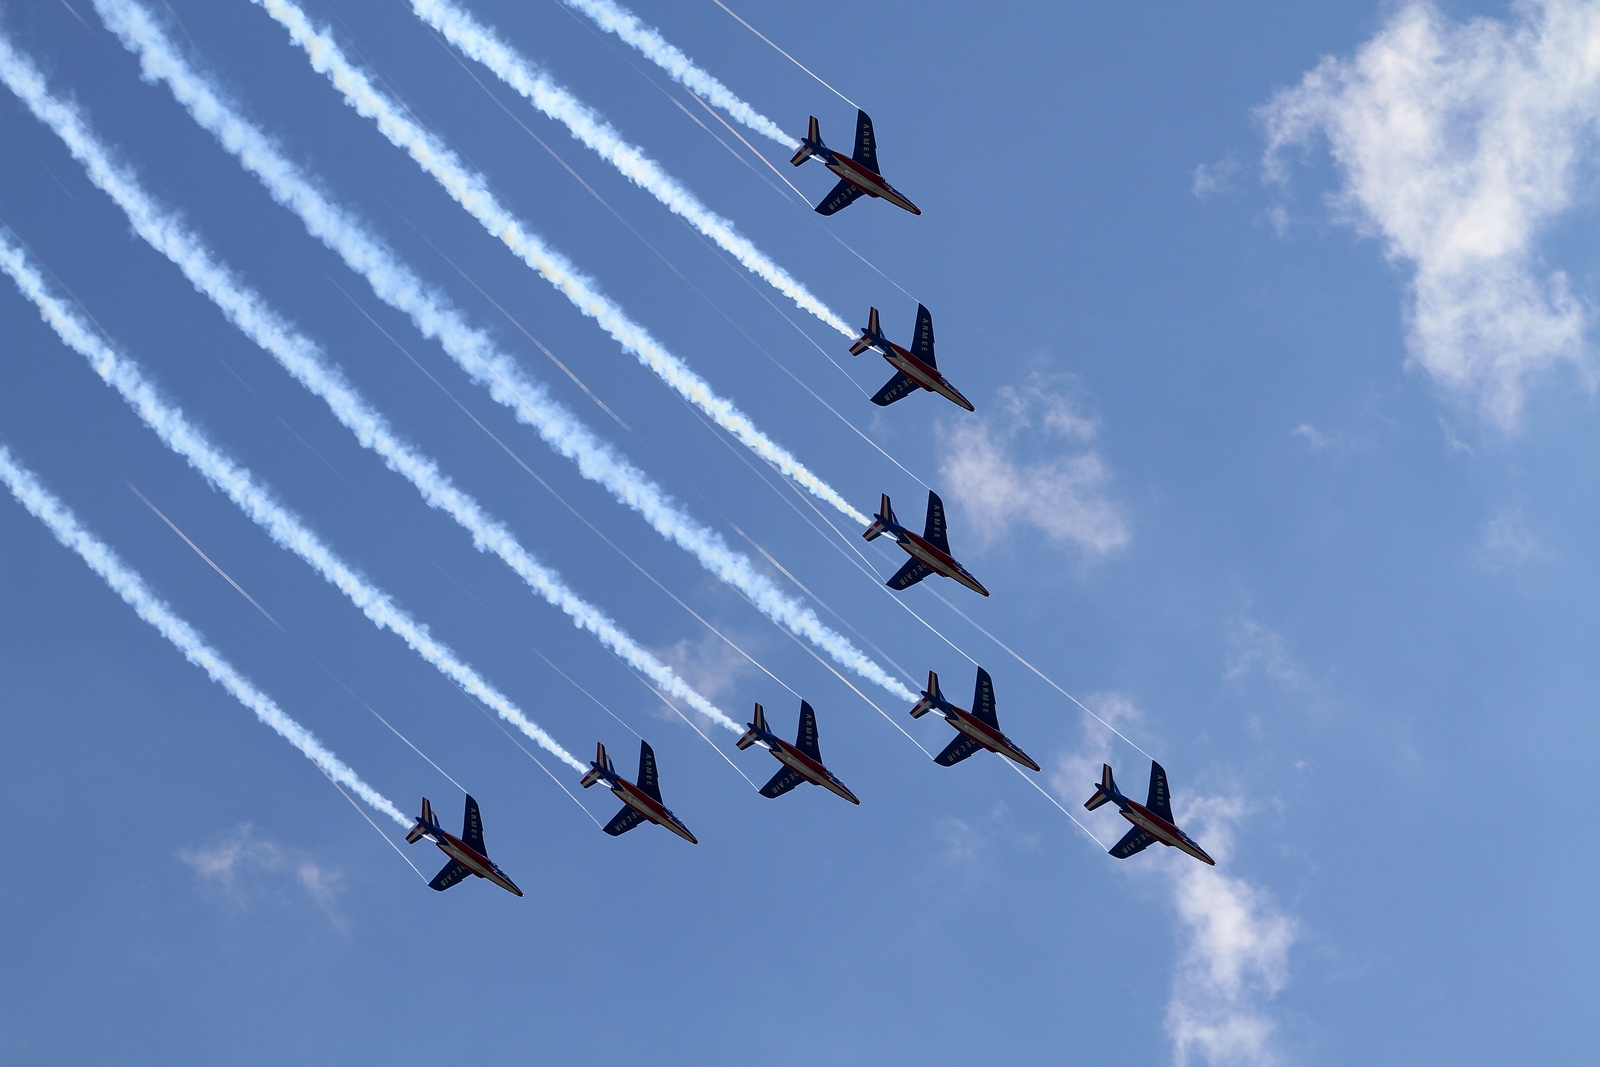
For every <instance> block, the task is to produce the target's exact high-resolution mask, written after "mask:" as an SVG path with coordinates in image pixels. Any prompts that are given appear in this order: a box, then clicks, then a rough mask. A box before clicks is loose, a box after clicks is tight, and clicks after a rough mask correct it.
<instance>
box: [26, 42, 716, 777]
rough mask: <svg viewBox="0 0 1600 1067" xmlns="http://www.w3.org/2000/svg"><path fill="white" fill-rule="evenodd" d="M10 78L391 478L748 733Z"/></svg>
mask: <svg viewBox="0 0 1600 1067" xmlns="http://www.w3.org/2000/svg"><path fill="white" fill-rule="evenodd" d="M0 79H3V80H4V81H5V82H6V84H7V85H9V86H10V87H11V89H12V91H13V92H15V93H16V94H17V95H18V96H19V97H21V98H22V100H23V101H24V102H25V103H26V104H27V105H28V106H29V108H30V109H31V110H32V111H33V113H34V115H35V116H36V117H37V118H38V119H39V120H40V121H41V122H44V123H45V124H46V125H47V126H49V127H50V128H51V129H52V130H54V131H55V132H56V134H57V135H58V136H59V137H61V139H62V140H63V141H65V142H66V144H67V147H68V148H69V149H70V150H71V152H72V154H73V156H74V157H75V158H77V159H78V161H79V162H80V163H82V164H83V165H84V167H85V169H86V170H87V171H88V173H89V178H90V180H91V181H93V182H94V183H95V185H97V186H98V187H99V188H100V189H102V190H104V191H105V192H106V193H107V194H108V195H109V196H110V197H111V198H112V199H113V200H114V201H116V203H117V205H118V206H119V207H121V208H122V209H123V211H124V212H125V213H126V214H127V216H128V220H129V221H130V222H131V223H132V224H133V227H134V230H135V231H136V232H137V233H138V234H139V236H141V237H143V238H144V239H145V240H146V241H147V242H149V244H150V245H151V246H152V247H153V248H155V249H156V250H158V251H160V252H161V253H162V254H163V255H165V256H166V257H167V258H168V259H170V260H172V262H173V263H174V264H176V265H177V266H178V268H179V269H180V270H182V271H183V273H184V276H185V277H186V278H188V279H189V281H190V282H191V283H192V284H193V285H194V287H195V288H196V289H198V290H199V291H200V292H201V293H203V294H205V296H206V297H207V298H209V299H210V300H211V301H212V302H213V303H215V304H216V305H217V307H218V308H220V309H221V310H222V312H223V314H224V315H225V316H227V318H228V320H229V321H230V322H232V323H233V324H234V325H235V326H236V327H238V328H239V329H240V330H241V331H242V332H243V333H244V334H245V335H246V336H248V337H249V338H250V339H251V340H253V341H255V342H256V343H257V344H258V345H260V346H261V347H262V348H263V349H265V350H266V351H267V352H268V353H270V354H271V355H272V356H273V358H275V359H277V360H278V362H279V363H281V364H282V365H283V367H284V369H286V370H287V371H289V373H290V374H291V375H292V376H293V377H294V378H295V380H297V381H299V382H300V384H302V385H304V386H305V387H306V388H307V389H309V390H311V392H313V393H315V394H316V395H317V396H319V397H321V398H322V399H323V400H324V401H325V402H326V403H327V405H328V407H329V409H330V410H331V411H332V412H333V414H334V416H335V417H336V418H338V420H339V421H340V422H341V423H343V424H344V426H345V427H346V428H348V429H349V430H350V431H351V433H353V434H355V435H356V438H357V439H358V440H359V441H360V442H361V444H362V446H363V447H365V448H370V449H372V450H373V451H374V452H376V453H378V455H380V456H382V457H383V459H384V462H385V464H386V465H387V466H388V467H389V469H390V470H393V471H395V472H396V473H397V474H400V475H401V476H403V477H404V478H405V479H406V480H407V481H409V482H411V484H412V485H413V486H415V487H416V489H417V491H418V492H420V493H421V494H422V496H423V499H424V500H426V501H427V502H428V505H429V506H430V507H435V508H438V509H439V510H441V511H443V512H445V513H446V514H447V515H449V516H450V517H451V518H452V519H454V520H455V521H456V522H457V523H459V524H460V525H461V526H462V527H464V528H465V529H466V530H467V531H468V532H470V533H471V534H472V540H473V546H474V547H475V548H477V549H478V550H479V551H490V552H493V553H494V554H495V555H497V556H499V557H500V559H501V560H503V561H504V562H505V563H506V564H507V565H508V566H509V567H511V569H512V570H514V571H516V573H517V576H518V577H520V578H521V579H522V580H523V581H524V582H526V583H527V584H528V586H529V587H530V588H531V589H533V591H534V592H536V593H538V594H539V595H540V596H542V597H543V598H544V599H545V600H546V601H548V602H549V603H551V604H553V605H554V606H556V607H557V608H560V609H561V610H562V611H563V612H565V613H566V614H567V616H568V617H569V618H571V619H572V622H573V625H575V626H577V627H578V628H579V629H583V630H588V631H589V632H590V633H592V634H594V635H595V636H596V637H597V638H599V640H600V642H601V644H603V645H605V646H606V647H607V648H610V649H611V650H612V651H613V652H615V653H616V654H617V655H618V656H619V657H621V658H622V659H623V661H624V662H626V663H627V664H628V665H629V666H631V667H633V668H634V669H635V670H638V671H640V672H641V673H643V674H645V675H647V676H648V677H649V678H650V679H651V680H652V681H654V682H655V683H656V684H657V685H658V686H660V687H661V688H662V689H664V690H665V691H667V692H669V693H672V694H673V695H674V696H676V697H678V698H680V699H681V700H683V701H684V702H685V703H687V704H688V705H690V706H691V707H693V708H694V709H695V710H697V711H699V712H701V713H703V714H705V715H707V716H709V717H711V718H713V719H717V720H719V721H724V722H726V723H727V724H728V727H729V729H737V728H738V724H737V723H734V722H733V720H732V719H729V718H728V717H727V716H726V715H724V714H723V713H722V712H721V711H720V710H719V709H718V708H716V707H715V706H714V705H713V704H712V703H711V702H710V701H708V700H706V698H705V697H703V696H701V695H700V694H699V693H697V692H695V690H694V689H693V688H692V687H690V685H689V684H688V683H687V682H685V681H684V680H683V679H682V678H679V677H678V676H677V674H675V673H674V672H673V671H672V669H671V668H670V667H668V666H667V665H666V664H665V663H662V662H661V661H660V660H659V659H657V658H656V657H655V656H653V655H651V654H650V653H649V652H648V651H646V650H645V649H644V648H642V647H640V646H639V644H638V643H637V642H635V641H634V640H633V638H631V637H629V636H628V635H627V633H626V632H624V631H623V630H622V628H621V627H619V626H618V625H617V624H616V623H615V622H613V621H612V620H611V619H610V618H609V617H607V616H606V615H605V613H604V612H602V611H600V610H599V609H598V608H596V607H594V606H593V605H592V604H589V603H588V602H586V601H584V600H583V599H582V598H581V597H579V596H578V595H577V593H575V592H573V591H572V590H571V589H570V588H568V587H567V585H566V583H565V582H563V581H562V579H561V576H560V575H558V574H556V573H555V572H554V571H553V570H551V569H549V568H548V567H545V566H544V565H543V564H541V563H540V562H539V561H538V560H537V559H535V558H534V557H533V555H532V553H530V552H528V550H527V549H525V548H523V547H522V545H521V544H519V543H518V542H517V540H516V538H515V537H513V536H512V534H511V531H510V530H508V529H507V528H506V527H505V526H504V525H502V524H501V523H500V522H499V521H498V520H495V519H493V518H490V517H489V516H488V515H487V514H486V513H485V512H484V511H483V509H482V508H481V507H479V505H478V502H477V501H476V500H474V499H473V498H472V497H471V496H469V495H468V494H466V493H464V492H462V491H461V490H460V489H457V488H456V487H455V485H454V484H452V483H451V481H450V479H449V478H448V477H446V476H445V475H444V474H443V473H441V472H440V470H439V468H438V465H437V464H435V463H434V462H433V460H431V459H429V458H428V457H426V456H424V455H422V454H421V453H419V452H417V451H416V450H415V449H413V448H411V447H410V446H409V445H408V444H406V443H405V442H403V441H401V440H400V438H399V437H398V436H397V435H396V434H395V433H394V431H393V430H391V429H390V427H389V425H388V422H387V421H386V420H385V419H384V418H383V417H382V416H381V415H379V414H378V413H377V412H376V411H374V410H373V408H372V407H371V405H369V404H368V403H367V401H366V399H365V398H364V397H362V396H361V395H360V394H359V393H357V392H356V391H355V389H354V388H352V387H351V386H350V385H349V384H348V383H346V382H345V380H344V376H343V375H342V374H340V373H339V372H338V371H337V370H335V369H334V368H332V367H329V366H328V365H327V363H326V362H325V361H324V360H323V358H322V353H321V351H320V350H319V349H318V348H317V346H316V345H315V344H314V343H313V342H312V341H311V340H310V339H309V338H307V337H306V336H304V335H303V334H300V333H298V332H296V331H294V330H293V329H291V328H290V327H289V325H288V324H287V323H285V322H284V321H283V319H282V318H280V317H279V316H278V315H277V313H276V312H274V311H272V310H271V309H270V308H268V307H267V306H266V304H265V302H264V301H263V300H262V299H261V298H260V296H259V295H258V294H256V293H255V292H254V291H252V290H250V289H248V288H246V287H244V286H243V285H241V284H240V283H239V282H237V281H236V280H235V279H234V277H233V275H232V273H231V272H230V271H229V270H228V269H227V268H226V267H224V266H223V265H221V264H220V263H218V262H217V261H216V260H215V259H214V258H212V256H211V253H210V251H209V250H208V249H206V248H205V246H204V245H202V244H201V243H200V241H199V239H198V238H196V237H195V236H194V235H193V234H191V233H190V232H189V231H188V230H187V229H186V228H185V227H184V226H183V225H182V224H181V223H180V222H179V221H178V220H177V218H176V217H174V216H173V215H172V213H171V212H168V211H165V210H164V209H162V208H161V207H159V206H158V205H157V204H156V203H155V202H154V201H153V200H152V199H151V198H150V197H149V195H148V194H146V193H145V192H144V190H143V189H142V188H141V187H140V186H139V184H138V182H137V181H136V180H135V179H134V178H133V176H132V175H131V174H129V173H128V172H127V171H126V170H125V169H124V168H121V167H119V166H117V165H116V164H114V163H113V162H112V161H111V159H110V156H109V153H108V152H107V150H106V148H105V146H104V145H102V144H101V143H100V142H99V141H98V140H97V139H96V138H95V137H94V135H93V134H92V133H91V132H90V130H89V128H88V125H87V123H85V122H84V121H83V118H82V117H81V116H80V115H79V114H78V112H77V110H76V109H75V108H73V107H71V106H70V105H67V104H65V103H63V102H62V101H60V100H58V99H56V98H55V97H52V96H51V95H50V94H49V92H48V91H47V89H46V88H45V85H44V80H43V78H42V77H41V76H40V75H39V73H38V71H37V70H35V69H34V68H33V66H32V65H31V64H29V63H28V62H27V61H26V60H24V59H22V58H21V57H20V56H19V55H18V54H17V53H16V52H15V51H14V50H13V49H12V48H11V46H10V42H9V41H7V40H5V39H4V38H3V37H0ZM330 580H331V579H330ZM341 588H343V586H341ZM373 592H374V593H376V590H373ZM441 648H442V646H441ZM451 658H452V659H453V657H451ZM519 718H520V713H519ZM522 721H523V722H526V721H527V720H526V719H523V720H522ZM519 725H521V723H519ZM528 726H529V727H531V728H532V730H533V731H535V733H531V734H530V736H532V737H533V738H534V740H536V741H538V742H539V743H540V744H541V745H544V746H545V747H546V748H549V749H550V751H551V752H553V753H555V754H557V755H559V756H561V757H562V758H564V759H565V760H567V761H568V762H569V763H570V764H571V765H572V766H573V767H575V768H576V769H578V770H586V769H587V767H586V766H585V765H583V764H581V763H578V762H577V760H576V759H575V758H574V757H573V756H572V755H571V754H570V753H567V752H566V750H565V749H562V748H561V747H560V746H559V745H557V744H556V743H555V741H554V740H552V739H551V738H550V737H549V736H548V735H546V734H545V733H544V731H543V730H540V729H539V728H538V727H537V726H533V724H532V723H529V724H528ZM525 731H526V728H525Z"/></svg>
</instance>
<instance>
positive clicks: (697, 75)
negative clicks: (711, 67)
mask: <svg viewBox="0 0 1600 1067" xmlns="http://www.w3.org/2000/svg"><path fill="white" fill-rule="evenodd" d="M561 2H562V3H564V4H566V5H567V6H568V7H570V8H572V9H573V10H575V11H581V12H583V13H584V14H585V15H588V16H589V18H591V19H593V20H594V24H595V25H596V26H599V27H600V28H601V29H602V30H605V31H606V32H607V33H614V34H616V35H617V36H618V37H619V38H620V39H621V40H622V41H623V43H624V44H628V45H631V46H632V47H633V48H634V49H635V50H637V51H638V53H639V54H640V55H642V56H644V57H645V58H646V59H648V60H649V61H650V62H652V63H654V64H655V65H656V66H658V67H660V68H661V69H662V70H664V71H666V72H667V74H668V75H669V76H670V77H671V78H672V80H673V81H675V82H677V83H678V84H680V85H682V86H683V87H684V88H686V89H688V90H689V91H690V92H692V93H694V94H695V95H696V96H700V97H702V98H704V99H705V100H706V101H707V102H708V103H710V104H711V105H712V106H714V107H720V108H721V109H722V110H724V111H726V112H727V113H728V115H729V116H730V117H731V118H732V119H733V120H734V121H735V122H739V123H742V124H743V125H745V126H748V127H750V129H752V130H754V131H756V132H757V133H759V134H761V135H763V136H765V137H770V138H772V139H773V140H774V141H777V142H778V143H779V144H781V145H783V146H784V147H785V148H788V149H795V148H799V147H800V142H799V141H797V140H795V139H794V138H793V137H790V136H789V135H788V134H786V133H784V132H783V130H782V129H781V128H780V127H779V126H778V124H777V123H776V122H773V121H772V120H771V119H769V118H767V117H766V116H765V115H763V114H761V112H759V111H757V110H756V109H755V108H753V107H751V106H750V105H749V104H747V103H745V102H744V101H743V100H741V99H739V98H738V97H737V96H735V95H734V94H733V90H732V89H729V88H728V87H727V86H726V85H723V84H722V83H721V82H719V81H718V80H717V79H715V78H713V77H712V76H711V75H710V74H707V73H706V72H705V71H704V70H701V69H700V68H699V67H697V66H696V65H695V62H694V60H692V59H690V58H689V57H688V56H686V55H684V54H683V53H682V52H681V51H679V50H678V49H677V48H676V47H674V46H673V45H671V44H668V43H667V41H666V39H665V38H663V37H662V36H661V33H660V31H658V30H657V29H656V28H655V27H653V26H646V25H645V24H644V23H642V22H640V21H639V18H638V16H637V15H635V14H634V13H633V12H631V11H629V10H628V9H627V8H625V7H621V6H620V5H618V4H614V3H612V2H611V0H561Z"/></svg>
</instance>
